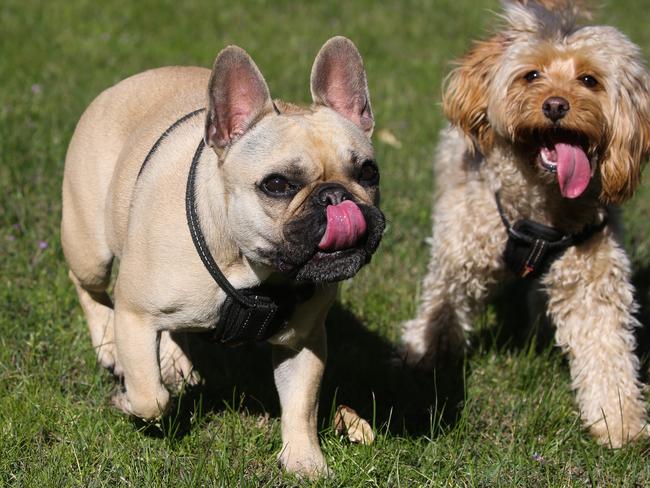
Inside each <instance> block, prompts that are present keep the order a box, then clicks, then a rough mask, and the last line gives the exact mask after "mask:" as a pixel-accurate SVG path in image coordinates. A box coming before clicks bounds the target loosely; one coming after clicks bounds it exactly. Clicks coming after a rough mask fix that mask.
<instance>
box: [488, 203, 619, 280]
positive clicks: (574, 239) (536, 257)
mask: <svg viewBox="0 0 650 488" xmlns="http://www.w3.org/2000/svg"><path fill="white" fill-rule="evenodd" d="M494 198H495V200H496V204H497V209H498V210H499V215H500V216H501V220H502V221H503V225H505V227H506V230H507V232H508V242H507V243H506V248H505V250H504V252H503V259H504V260H505V262H506V265H507V266H508V268H510V270H512V271H513V272H514V273H515V274H516V275H517V276H518V277H520V278H535V277H537V276H539V275H541V274H542V273H544V272H546V271H547V270H548V268H549V267H550V266H551V264H552V263H553V261H555V260H556V259H557V258H559V257H560V256H562V254H563V253H564V251H566V250H567V249H568V248H570V247H571V246H577V245H579V244H582V243H583V242H586V241H588V240H589V239H590V238H591V237H593V236H594V235H595V234H597V233H598V232H600V231H602V230H603V229H604V228H605V227H606V226H607V214H605V216H604V217H603V220H602V222H600V223H598V224H588V225H586V226H585V227H584V229H582V231H580V232H579V233H577V234H563V233H562V232H560V231H559V230H557V229H554V228H553V227H549V226H547V225H544V224H540V223H539V222H534V221H532V220H528V219H520V220H517V221H516V222H515V223H514V224H510V222H509V221H508V219H507V217H506V215H505V212H504V211H503V206H502V205H501V199H500V198H499V192H496V193H495V194H494Z"/></svg>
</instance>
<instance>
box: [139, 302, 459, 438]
mask: <svg viewBox="0 0 650 488" xmlns="http://www.w3.org/2000/svg"><path fill="white" fill-rule="evenodd" d="M327 331H328V360H327V366H326V369H325V376H324V379H323V385H322V388H321V395H320V409H319V425H320V427H321V428H327V427H329V426H330V425H331V419H332V416H333V412H334V410H335V409H336V406H338V405H341V404H344V405H347V406H349V407H352V408H354V409H355V410H356V411H357V412H358V413H359V415H361V416H362V417H363V418H365V419H366V420H368V421H370V422H372V423H374V425H375V426H376V428H378V429H387V430H388V431H389V432H390V433H392V434H394V435H405V436H421V435H432V434H433V435H436V434H438V433H440V432H441V431H442V428H443V427H444V426H450V425H451V424H453V423H454V422H455V420H456V418H457V414H458V411H459V406H460V404H461V400H462V395H463V392H464V384H463V382H462V377H463V376H462V373H457V374H456V376H454V377H453V379H452V377H451V376H450V374H449V373H447V380H448V381H445V382H439V383H440V385H437V384H436V381H434V376H433V375H432V374H431V373H430V372H422V371H418V370H414V369H412V368H409V367H408V366H406V365H405V364H404V363H403V362H402V361H401V360H400V359H399V357H398V354H397V351H396V348H395V346H394V345H393V344H391V343H390V342H388V341H387V340H385V339H383V338H382V337H381V336H379V335H378V334H376V333H374V332H372V331H370V330H368V329H367V328H365V327H364V326H363V324H362V323H361V322H360V321H359V320H358V319H357V317H356V316H355V315H354V314H352V313H351V312H349V311H348V310H346V309H344V308H342V307H341V306H340V305H339V304H335V305H334V307H333V308H332V310H331V311H330V314H329V317H328V321H327ZM189 348H190V351H191V356H192V358H193V360H194V364H195V367H196V368H197V369H198V371H199V372H200V374H201V375H202V377H203V378H204V380H205V381H204V384H203V385H201V386H198V387H193V388H190V389H188V390H187V391H186V392H185V393H184V394H183V395H181V396H180V397H179V398H178V399H177V402H176V405H175V406H174V408H173V409H172V410H171V413H170V414H169V415H168V416H167V418H166V419H163V420H162V421H161V422H160V423H158V424H156V425H153V424H150V425H144V424H142V423H140V422H137V425H138V426H140V427H142V430H143V432H144V433H145V434H146V435H149V436H153V437H168V438H179V437H182V436H184V435H185V434H186V433H188V432H189V430H190V429H191V427H192V424H193V420H192V419H193V418H195V417H196V416H197V413H198V412H199V411H200V412H202V413H203V414H205V413H209V412H213V413H218V412H222V411H225V410H227V409H234V410H237V411H245V412H247V414H249V415H264V414H267V413H268V414H269V415H271V416H274V417H277V416H279V415H280V406H279V402H278V397H277V393H276V390H275V386H274V383H273V370H272V365H271V348H270V346H268V345H267V344H252V345H246V346H240V347H236V348H226V347H223V346H220V345H217V344H212V343H209V342H206V341H204V340H203V339H202V338H201V337H200V336H199V335H192V336H190V341H189ZM443 383H444V384H443ZM436 392H437V394H436ZM438 405H439V406H440V408H436V406H438ZM443 405H453V408H452V407H445V406H443ZM199 416H200V415H199Z"/></svg>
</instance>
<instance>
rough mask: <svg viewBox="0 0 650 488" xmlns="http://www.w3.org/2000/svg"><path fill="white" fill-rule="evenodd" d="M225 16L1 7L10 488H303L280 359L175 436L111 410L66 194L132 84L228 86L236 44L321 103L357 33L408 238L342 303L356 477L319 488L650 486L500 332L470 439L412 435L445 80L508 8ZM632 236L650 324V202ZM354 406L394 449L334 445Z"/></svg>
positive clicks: (412, 5) (629, 220) (385, 164)
mask: <svg viewBox="0 0 650 488" xmlns="http://www.w3.org/2000/svg"><path fill="white" fill-rule="evenodd" d="M218 3H223V4H226V2H214V1H212V2H209V1H198V0H197V1H188V2H170V1H159V2H152V1H141V2H132V1H131V2H126V1H123V0H120V1H113V2H90V1H85V0H84V1H81V0H77V1H71V2H37V1H34V0H23V1H17V0H4V1H3V2H2V3H1V4H0V46H2V47H1V48H0V49H1V53H0V73H1V76H2V78H1V81H0V486H12V485H13V486H28V487H44V486H57V487H58V486H84V487H85V486H136V487H141V486H147V487H148V486H179V487H180V486H237V485H244V486H285V485H293V484H300V482H299V481H297V480H295V479H292V478H290V477H283V476H282V475H281V474H280V473H279V471H278V469H277V467H276V463H275V455H276V453H277V451H278V449H279V448H280V446H281V442H280V433H279V422H278V419H277V411H278V406H277V399H276V397H275V393H274V390H273V385H272V381H271V368H270V364H269V363H268V351H267V350H266V349H265V348H251V349H248V350H246V351H244V352H245V357H243V358H242V354H239V355H238V354H237V351H226V352H223V353H221V354H222V355H223V358H222V359H221V361H222V363H223V365H222V367H220V368H219V369H218V371H219V379H218V381H217V384H216V386H215V387H214V388H213V389H212V390H210V391H203V392H192V393H191V394H188V395H187V396H186V397H184V398H183V400H182V401H181V402H180V403H179V404H178V414H177V415H176V414H172V415H171V416H170V417H169V418H168V419H165V420H164V421H163V422H162V423H161V424H160V425H159V426H142V425H139V424H136V423H134V422H132V421H131V420H130V419H128V418H126V417H124V416H123V415H121V414H119V413H117V412H116V411H115V410H113V409H112V408H111V407H110V406H109V403H108V398H109V395H110V392H111V390H112V389H113V388H114V383H113V381H112V379H111V378H110V377H109V375H108V374H107V373H105V372H104V371H102V370H100V368H99V367H98V366H96V365H95V361H94V355H93V352H92V350H91V348H90V340H89V337H88V334H87V331H86V326H85V323H84V320H83V317H82V314H81V310H80V308H79V306H78V304H77V301H76V297H75V295H74V292H73V288H72V286H71V284H70V283H69V282H68V280H67V277H66V266H65V264H64V261H63V256H62V253H61V247H60V244H59V219H60V211H61V202H60V185H61V176H62V172H63V161H64V157H65V151H66V147H67V143H68V141H69V139H70V136H71V134H72V131H73V129H74V126H75V124H76V121H77V120H78V118H79V116H80V115H81V112H82V111H83V109H84V108H85V106H86V105H87V104H88V103H89V102H90V101H91V100H92V99H93V98H94V97H95V96H96V95H97V94H98V93H99V92H100V91H101V90H102V89H104V88H106V87H108V86H109V85H111V84H113V83H115V82H117V81H118V80H120V79H122V78H124V77H126V76H128V75H130V74H133V73H135V72H138V71H141V70H144V69H147V68H151V67H156V66H162V65H171V64H195V65H202V66H210V65H211V64H212V61H213V59H214V56H215V55H216V53H217V52H218V51H219V50H220V49H221V48H222V47H223V46H224V45H226V44H231V43H234V44H239V45H241V46H243V47H244V48H246V49H247V50H248V51H249V52H250V53H251V55H252V56H253V58H254V59H255V60H256V62H257V63H258V65H259V66H260V68H261V70H262V72H263V73H264V74H265V76H266V78H267V81H268V83H269V86H270V88H271V93H272V94H273V96H275V97H280V98H284V99H286V100H290V101H297V102H307V101H308V93H309V91H308V74H309V69H310V67H311V63H312V61H313V58H314V56H315V54H316V52H317V51H318V49H319V47H320V46H321V44H322V43H323V42H324V41H325V40H326V39H327V38H328V37H330V36H332V35H336V34H343V35H347V36H349V37H350V38H352V39H353V40H354V41H355V42H356V43H357V45H358V46H359V49H360V51H361V52H362V54H363V56H364V59H365V62H366V68H367V71H368V78H369V83H370V88H371V96H372V102H373V108H374V111H375V114H376V118H377V130H380V129H388V130H390V131H391V132H392V133H394V134H395V135H396V136H397V138H398V139H399V140H400V141H401V142H402V147H401V148H400V149H396V148H393V147H390V146H387V145H385V144H383V143H381V142H379V141H376V147H377V153H378V160H379V162H380V165H381V170H382V199H383V209H384V211H385V213H386V214H387V216H388V219H389V225H388V231H387V233H386V236H385V239H384V242H383V243H382V246H381V249H380V252H379V254H378V255H377V256H376V259H375V260H374V261H373V263H372V265H371V266H369V267H368V268H367V269H365V270H363V271H362V272H361V273H360V275H359V276H358V277H357V278H356V279H354V280H353V281H350V282H346V283H344V284H343V286H342V290H341V297H340V302H339V305H338V306H337V307H336V309H335V310H334V312H333V313H334V316H333V318H332V319H331V320H330V323H329V327H330V339H329V340H330V351H331V352H330V358H329V362H328V372H327V377H326V380H325V384H324V387H323V394H322V404H321V410H322V422H321V427H322V432H321V442H322V446H323V449H324V452H325V455H326V457H327V459H328V462H329V465H330V467H331V468H332V470H333V472H334V473H335V475H334V477H332V478H330V479H328V480H323V481H320V482H319V483H318V484H319V485H323V486H345V487H348V486H359V487H361V486H363V487H365V486H419V485H422V486H539V485H551V486H572V485H574V486H583V485H594V486H648V485H650V463H648V451H647V448H648V447H647V445H646V446H645V449H646V451H644V446H633V447H629V448H625V449H622V450H618V451H608V450H605V449H602V448H600V447H598V446H597V445H596V444H595V443H594V442H593V441H592V440H591V439H590V438H589V437H588V436H587V435H586V434H585V433H584V432H583V430H582V428H581V425H580V422H579V419H578V416H577V413H576V410H575V408H574V405H573V400H572V396H571V394H570V391H569V377H568V370H567V367H566V364H565V363H564V362H563V359H562V357H561V355H560V354H559V353H558V352H557V351H556V350H554V349H552V348H551V347H550V346H546V347H542V348H541V349H540V348H536V347H533V345H532V344H531V343H530V342H527V341H521V340H517V341H511V342H509V343H507V344H505V345H504V344H503V340H502V339H503V335H500V334H498V333H496V332H495V333H491V332H490V330H498V326H499V324H496V326H494V327H496V329H494V328H493V329H490V330H488V332H487V333H485V334H479V336H478V337H477V347H476V348H475V352H474V353H473V354H472V355H471V357H470V358H469V360H468V364H467V367H468V374H467V381H466V389H467V398H468V400H467V403H466V405H465V407H464V409H463V411H462V413H461V415H460V418H459V420H458V422H457V424H456V425H455V426H454V427H453V428H446V427H439V426H438V422H437V421H436V418H435V417H433V418H432V419H431V421H430V422H427V419H426V417H425V419H424V423H422V422H420V423H417V424H413V425H410V424H408V423H407V427H408V429H404V428H402V425H403V423H404V419H403V417H404V416H405V418H406V419H407V421H408V419H409V418H411V417H413V418H418V417H419V418H420V420H421V417H422V416H421V415H418V414H421V413H422V412H423V411H424V407H423V404H426V401H427V399H428V398H429V397H430V392H431V385H430V381H427V379H413V378H409V377H407V376H406V375H405V374H404V372H403V371H401V370H400V369H399V368H398V367H396V366H395V365H394V363H392V362H391V357H392V354H393V351H392V346H393V345H394V344H395V342H396V340H397V336H398V323H399V322H400V321H401V320H404V319H406V318H408V317H409V316H411V315H412V313H413V311H414V307H415V299H416V296H417V293H418V288H419V281H420V279H421V277H422V275H423V273H424V269H425V266H426V261H427V253H428V250H427V247H426V245H425V244H424V242H423V240H424V238H425V237H427V236H428V234H429V232H430V229H429V218H430V201H431V188H432V171H431V160H432V154H433V150H434V147H435V143H436V139H437V132H438V129H439V128H440V127H442V125H443V123H444V122H443V119H442V115H441V112H440V108H439V105H438V102H439V99H440V91H441V90H440V85H441V80H442V79H443V77H444V75H445V74H446V72H447V71H448V61H449V60H451V59H453V58H455V57H457V56H460V55H461V54H462V53H463V52H464V50H465V49H466V48H467V46H468V45H469V42H470V39H472V38H476V37H480V36H482V35H483V33H484V32H485V30H486V29H487V28H488V27H489V26H490V25H491V24H492V19H493V17H492V16H491V15H490V14H489V13H488V11H487V10H488V9H495V8H497V2H496V1H485V2H480V3H481V6H480V7H477V4H478V3H479V2H475V1H470V0H438V1H436V2H427V1H423V0H420V1H414V0H413V1H386V2H370V1H355V2H338V1H337V2H322V3H319V4H313V5H309V4H308V3H307V2H303V3H300V4H299V3H298V2H287V1H275V2H268V1H262V0H257V1H254V0H248V1H246V2H227V6H224V7H221V8H219V7H218V6H217V4H218ZM609 3H610V5H609V6H606V7H604V9H603V11H602V12H601V13H600V14H599V17H600V18H601V19H606V20H607V22H609V23H612V24H614V25H616V26H618V27H620V28H621V29H623V30H624V31H625V32H626V33H627V34H628V35H629V36H631V38H632V39H633V40H635V41H636V42H637V43H639V44H640V45H641V46H642V48H643V50H644V52H645V53H646V55H649V56H650V30H649V29H648V28H647V14H646V9H645V8H644V6H642V5H641V3H640V2H637V1H635V0H624V1H617V2H615V3H614V2H609ZM625 217H626V228H627V237H626V245H627V248H628V251H629V252H630V255H631V257H632V260H633V262H634V266H635V270H636V271H637V273H636V278H635V280H636V282H637V283H638V284H639V286H640V288H639V290H640V291H639V299H640V301H641V302H642V303H643V304H644V309H643V320H644V322H645V323H647V322H649V316H650V314H648V308H649V307H648V306H647V304H648V303H649V302H650V294H649V293H648V290H649V288H650V238H649V237H648V230H649V229H650V227H649V225H648V222H650V186H648V185H646V187H645V189H643V190H642V191H640V192H639V193H638V194H637V197H636V199H635V200H633V202H632V203H631V204H629V205H627V206H626V208H625ZM39 241H42V242H40V245H39ZM45 245H46V246H47V247H45ZM42 247H45V248H44V249H42ZM491 317H492V314H491V315H490V317H487V318H486V320H485V322H486V323H491V322H494V320H492V318H491ZM520 335H521V334H520ZM646 337H647V334H646ZM538 349H539V350H538ZM251 353H257V354H254V355H253V356H251V355H250V354H251ZM221 354H220V357H221ZM251 357H254V358H257V359H251ZM235 385H237V387H236V388H235ZM338 403H345V404H348V405H350V406H352V407H353V408H355V409H357V410H358V411H359V412H361V413H362V414H363V415H364V416H365V417H366V418H369V419H372V420H373V421H374V423H375V427H376V431H377V432H378V438H377V441H376V442H375V444H373V445H371V446H358V445H351V444H349V443H348V442H346V441H344V440H342V439H339V438H338V437H337V436H336V435H335V434H334V433H333V432H332V431H331V429H330V428H329V419H330V412H331V410H332V408H333V406H334V405H335V404H338ZM391 409H392V411H391ZM266 413H269V414H270V416H266V415H265V414H266ZM429 423H430V425H429Z"/></svg>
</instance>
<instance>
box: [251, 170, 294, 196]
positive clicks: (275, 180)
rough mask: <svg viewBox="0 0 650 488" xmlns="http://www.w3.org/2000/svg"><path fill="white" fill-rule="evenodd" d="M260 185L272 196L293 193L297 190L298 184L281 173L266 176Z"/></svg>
mask: <svg viewBox="0 0 650 488" xmlns="http://www.w3.org/2000/svg"><path fill="white" fill-rule="evenodd" d="M260 186H261V188H262V190H263V191H264V193H266V194H267V195H271V196H274V197H283V196H288V195H293V194H294V193H296V192H297V191H298V185H296V184H294V183H291V182H290V181H289V180H287V179H286V178H285V177H284V176H282V175H270V176H267V177H266V178H265V179H264V181H262V184H261V185H260Z"/></svg>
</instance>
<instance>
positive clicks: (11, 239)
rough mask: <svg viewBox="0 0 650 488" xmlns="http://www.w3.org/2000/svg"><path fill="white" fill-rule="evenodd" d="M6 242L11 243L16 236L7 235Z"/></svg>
mask: <svg viewBox="0 0 650 488" xmlns="http://www.w3.org/2000/svg"><path fill="white" fill-rule="evenodd" d="M7 240H8V241H9V242H13V241H15V240H16V236H14V235H13V234H9V235H8V236H7Z"/></svg>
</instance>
